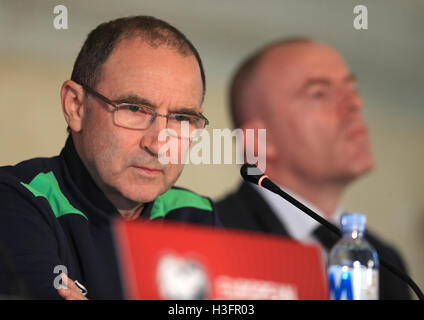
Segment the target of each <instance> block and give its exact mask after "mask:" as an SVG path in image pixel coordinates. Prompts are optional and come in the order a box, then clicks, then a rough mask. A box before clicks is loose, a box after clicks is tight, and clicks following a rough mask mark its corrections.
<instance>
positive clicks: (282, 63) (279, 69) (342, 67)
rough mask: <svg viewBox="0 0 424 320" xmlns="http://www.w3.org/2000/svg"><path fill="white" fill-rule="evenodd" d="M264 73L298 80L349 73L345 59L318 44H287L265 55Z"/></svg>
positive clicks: (323, 45)
mask: <svg viewBox="0 0 424 320" xmlns="http://www.w3.org/2000/svg"><path fill="white" fill-rule="evenodd" d="M262 64H263V72H264V73H265V74H269V75H272V76H278V77H279V78H281V77H283V78H284V77H288V78H293V77H295V78H298V77H308V76H313V77H316V76H319V73H323V74H325V73H326V72H332V73H336V72H338V73H345V75H343V76H346V74H347V73H349V70H348V67H347V65H346V63H345V61H344V59H343V57H342V56H341V55H340V54H339V53H338V52H337V51H336V50H334V49H333V48H331V47H329V46H327V45H325V44H320V43H316V42H301V43H293V44H286V45H282V46H277V47H275V48H272V49H271V50H270V51H269V52H267V53H266V54H265V55H264V58H263V63H262Z"/></svg>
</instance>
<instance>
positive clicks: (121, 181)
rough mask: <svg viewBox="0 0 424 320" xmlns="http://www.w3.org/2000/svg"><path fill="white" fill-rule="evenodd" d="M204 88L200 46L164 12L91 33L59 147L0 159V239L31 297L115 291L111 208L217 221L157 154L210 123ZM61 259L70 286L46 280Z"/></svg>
mask: <svg viewBox="0 0 424 320" xmlns="http://www.w3.org/2000/svg"><path fill="white" fill-rule="evenodd" d="M204 90H205V75H204V70H203V67H202V63H201V60H200V57H199V54H198V52H197V51H196V49H195V48H194V46H193V45H192V44H191V42H190V41H189V40H188V39H186V37H185V36H184V35H183V34H182V33H181V32H180V31H178V30H177V29H175V28H174V27H172V26H171V25H169V24H168V23H166V22H164V21H161V20H159V19H156V18H153V17H148V16H136V17H128V18H121V19H117V20H114V21H110V22H107V23H103V24H101V25H99V26H98V27H97V28H96V29H94V30H93V31H92V32H91V33H90V34H89V35H88V37H87V39H86V41H85V43H84V45H83V47H82V49H81V51H80V53H79V55H78V57H77V60H76V62H75V65H74V69H73V72H72V77H71V80H68V81H65V82H64V84H63V86H62V90H61V102H62V108H63V113H64V116H65V119H66V122H67V124H68V131H69V132H70V135H69V137H68V139H67V141H66V145H65V147H64V149H63V150H62V152H61V153H60V155H59V156H57V157H53V158H37V159H31V160H28V161H24V162H21V163H19V164H17V165H16V166H7V167H2V168H0V194H1V196H0V218H1V223H0V243H3V245H4V247H5V248H6V250H7V251H8V252H9V255H10V258H11V259H10V260H11V263H12V264H13V265H14V266H15V269H16V270H17V274H18V275H19V276H20V277H21V279H22V280H23V284H24V285H25V287H26V288H27V290H28V293H29V296H30V297H31V298H60V296H62V297H64V298H66V299H83V298H85V297H84V296H83V295H82V292H81V291H80V289H81V290H82V291H84V292H85V293H86V297H88V298H107V299H109V298H113V299H114V298H122V297H123V296H124V293H123V289H122V286H121V282H120V278H119V270H118V269H119V267H118V262H117V259H116V256H115V250H114V242H113V236H112V232H111V229H110V222H111V221H112V220H113V219H116V218H117V217H118V218H119V217H120V218H123V219H127V220H135V219H139V218H145V219H150V220H151V219H170V220H178V221H186V222H196V223H201V224H204V225H211V226H215V225H219V221H217V216H216V214H215V213H214V207H213V205H212V202H211V201H210V200H209V199H208V198H204V197H201V196H198V195H196V194H195V193H192V192H190V191H188V190H184V189H181V188H175V187H173V185H174V183H175V181H176V180H177V179H178V177H179V176H180V174H181V172H182V169H183V164H181V163H170V164H167V165H164V164H163V162H161V161H160V157H161V154H160V150H161V147H162V146H163V144H164V143H171V144H178V145H179V146H180V145H181V146H182V145H183V144H182V143H181V142H182V140H185V139H189V138H190V135H191V134H192V133H193V132H195V131H196V130H197V131H198V129H202V128H204V127H205V125H206V124H207V119H206V118H205V117H204V116H203V115H202V109H201V105H202V101H203V97H204ZM183 123H184V124H185V125H186V126H185V128H186V129H187V128H189V130H179V129H181V127H182V124H183ZM167 129H172V130H169V133H170V135H171V136H169V137H168V139H167V140H166V141H161V140H159V139H158V135H159V133H161V132H162V130H167ZM184 145H188V144H187V143H186V144H184ZM178 150H180V152H181V153H183V152H185V151H187V150H186V149H184V148H183V147H180V148H178ZM57 268H59V269H60V268H66V270H67V275H68V276H69V280H70V281H68V283H69V284H68V288H67V289H66V288H65V289H64V288H58V286H57V285H54V280H55V278H56V277H57V276H58V273H57V270H59V269H57ZM0 270H1V268H0ZM63 276H65V275H63ZM7 280H10V278H9V279H5V276H4V274H3V275H1V273H0V285H2V287H1V288H0V289H2V291H1V293H3V294H7V293H8V292H5V291H7V289H8V288H7V287H6V284H5V283H6V281H7ZM64 280H65V279H64ZM74 281H75V282H74Z"/></svg>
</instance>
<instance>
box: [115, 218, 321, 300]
mask: <svg viewBox="0 0 424 320" xmlns="http://www.w3.org/2000/svg"><path fill="white" fill-rule="evenodd" d="M114 227H115V235H116V241H117V249H118V255H119V259H120V263H121V271H122V278H123V281H124V283H125V290H126V294H127V298H128V299H155V300H156V299H220V300H226V299H231V300H248V299H255V300H267V299H278V300H306V299H327V298H328V295H327V284H326V283H327V282H326V280H325V275H324V268H323V265H322V260H321V256H320V253H319V249H318V247H315V246H312V245H311V246H309V245H308V246H306V245H301V244H299V243H296V242H294V241H290V240H284V239H283V238H281V237H276V236H267V235H259V234H256V233H247V232H238V231H229V230H222V229H221V230H219V229H213V228H209V227H201V226H194V225H181V224H176V223H170V222H163V223H155V222H139V221H137V222H125V221H117V222H116V225H115V226H114Z"/></svg>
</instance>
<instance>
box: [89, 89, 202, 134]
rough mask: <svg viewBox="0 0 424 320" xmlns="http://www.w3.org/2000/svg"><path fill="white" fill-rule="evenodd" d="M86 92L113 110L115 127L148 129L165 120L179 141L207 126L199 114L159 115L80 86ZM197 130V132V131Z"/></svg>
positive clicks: (145, 107)
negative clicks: (157, 121) (158, 118)
mask: <svg viewBox="0 0 424 320" xmlns="http://www.w3.org/2000/svg"><path fill="white" fill-rule="evenodd" d="M81 86H82V87H83V88H84V90H85V91H86V92H88V93H89V94H91V95H93V96H95V97H97V98H99V99H100V100H102V101H103V102H106V103H107V104H110V105H111V106H113V107H114V108H115V110H114V112H113V120H114V123H115V125H117V126H120V127H124V128H128V129H138V130H143V129H148V128H149V127H150V126H151V125H152V123H153V122H154V121H155V119H156V117H164V118H166V128H167V129H168V134H169V135H170V136H173V137H176V138H180V139H190V138H191V139H193V138H196V137H198V136H199V135H200V133H201V130H200V129H203V128H204V127H205V126H206V125H208V124H209V120H208V119H206V117H205V116H204V115H203V114H201V113H198V114H184V113H169V114H160V113H157V112H156V111H155V110H154V109H152V108H151V107H149V106H144V105H141V104H134V103H115V102H113V101H111V100H109V99H108V98H106V97H105V96H103V95H102V94H100V93H98V92H97V91H95V90H93V89H91V88H90V87H88V86H86V85H83V84H81ZM197 129H199V130H197Z"/></svg>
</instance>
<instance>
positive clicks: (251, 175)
mask: <svg viewBox="0 0 424 320" xmlns="http://www.w3.org/2000/svg"><path fill="white" fill-rule="evenodd" d="M240 174H241V176H242V177H243V179H244V180H245V181H248V182H251V183H254V184H256V185H259V186H260V187H262V188H265V189H268V190H269V191H272V192H274V193H276V194H278V195H280V196H281V197H282V198H284V199H285V200H287V201H288V202H290V203H291V204H292V205H294V206H295V207H296V208H298V209H300V210H302V211H303V212H304V213H306V214H307V215H308V216H310V217H311V218H312V219H314V220H316V221H318V222H319V223H320V224H322V225H324V226H325V227H326V228H327V229H328V230H329V231H331V232H333V233H334V234H335V235H337V236H338V237H339V238H340V237H341V236H342V233H341V231H340V229H339V228H337V227H336V226H335V225H333V224H331V223H330V222H328V221H327V220H326V219H324V218H323V217H321V216H320V215H319V214H317V213H315V212H314V211H312V210H311V209H309V208H308V207H307V206H305V205H304V204H303V203H301V202H299V201H298V200H296V199H295V198H293V197H292V196H291V195H289V194H288V193H287V192H284V191H283V190H281V188H280V187H278V186H277V185H276V184H275V183H274V182H272V181H271V180H270V179H269V178H268V176H267V175H265V174H264V173H263V172H262V171H261V170H260V169H259V168H258V167H257V166H256V165H255V164H248V163H245V164H244V165H243V166H242V167H241V169H240ZM380 264H381V265H382V266H383V267H385V268H386V269H387V270H389V271H390V272H391V273H393V274H394V275H396V276H397V277H399V278H400V279H401V280H402V281H404V282H406V283H407V284H408V285H409V286H410V287H411V289H412V290H413V291H414V292H415V294H416V295H417V296H418V298H419V299H420V300H424V295H423V293H422V292H421V290H420V288H419V287H418V285H417V284H416V283H415V282H414V281H413V280H412V279H411V278H410V277H409V276H408V275H407V274H405V273H403V272H402V271H400V270H398V269H397V268H396V267H395V266H393V265H392V264H390V263H388V262H387V261H385V260H384V259H383V258H382V257H380Z"/></svg>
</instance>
